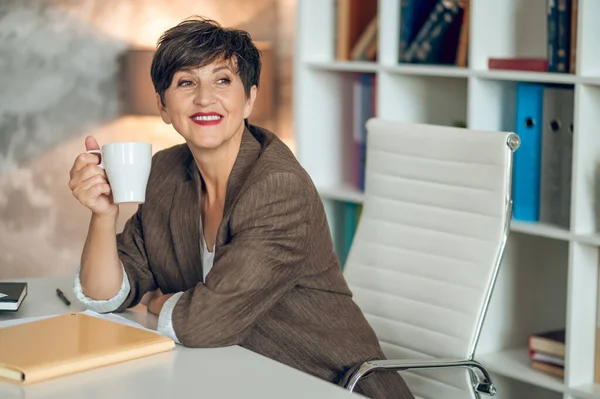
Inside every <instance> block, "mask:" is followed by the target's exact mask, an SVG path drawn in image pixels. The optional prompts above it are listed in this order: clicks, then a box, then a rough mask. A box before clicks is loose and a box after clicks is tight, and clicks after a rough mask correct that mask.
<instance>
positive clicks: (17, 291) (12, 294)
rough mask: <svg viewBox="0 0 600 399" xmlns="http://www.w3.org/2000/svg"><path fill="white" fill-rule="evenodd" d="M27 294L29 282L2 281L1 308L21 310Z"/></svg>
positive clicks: (0, 284) (0, 290)
mask: <svg viewBox="0 0 600 399" xmlns="http://www.w3.org/2000/svg"><path fill="white" fill-rule="evenodd" d="M25 296H27V283H19V282H0V310H12V311H17V310H19V307H20V306H21V303H22V302H23V299H25Z"/></svg>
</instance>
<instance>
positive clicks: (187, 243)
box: [169, 154, 202, 288]
mask: <svg viewBox="0 0 600 399" xmlns="http://www.w3.org/2000/svg"><path fill="white" fill-rule="evenodd" d="M190 158H191V160H190V163H189V164H188V169H187V172H188V176H189V178H190V179H189V180H188V181H185V182H182V183H179V184H178V185H177V186H176V188H175V194H174V196H173V203H172V205H171V217H170V221H169V223H170V227H171V233H172V236H173V246H174V249H175V256H176V257H177V261H178V263H179V268H180V270H182V271H184V270H185V271H186V272H187V273H185V272H184V273H182V275H184V276H185V275H188V276H195V281H185V284H186V286H187V287H190V286H193V285H195V284H196V282H197V281H202V248H201V245H200V235H201V234H202V232H201V222H200V203H201V198H200V196H201V194H202V190H201V189H200V188H201V182H200V173H199V172H198V168H197V167H196V165H195V163H194V157H193V156H191V154H190ZM187 287H186V288H187Z"/></svg>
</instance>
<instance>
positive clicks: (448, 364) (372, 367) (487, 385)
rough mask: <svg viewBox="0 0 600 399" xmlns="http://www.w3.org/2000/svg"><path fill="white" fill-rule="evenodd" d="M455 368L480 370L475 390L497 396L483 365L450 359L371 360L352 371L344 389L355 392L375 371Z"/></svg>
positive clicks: (345, 379) (347, 376)
mask: <svg viewBox="0 0 600 399" xmlns="http://www.w3.org/2000/svg"><path fill="white" fill-rule="evenodd" d="M453 367H466V368H469V369H471V370H473V369H475V370H478V371H479V372H480V373H481V374H482V376H483V378H481V376H479V375H477V374H476V375H477V379H478V381H477V383H474V388H475V390H477V392H481V393H485V394H487V395H490V396H493V395H495V394H496V387H495V386H494V384H493V383H492V378H491V377H490V374H489V373H488V372H487V370H486V369H485V368H484V367H483V366H482V365H481V363H479V362H477V361H475V360H450V359H419V360H370V361H368V362H365V363H363V364H361V366H360V367H359V368H358V370H355V369H353V370H351V371H350V372H349V373H348V374H346V377H345V378H344V381H346V383H345V384H344V387H345V388H346V389H349V390H350V391H353V390H354V387H355V386H356V383H358V381H359V380H360V379H361V378H363V377H366V376H367V375H368V374H371V373H372V372H374V371H381V370H388V371H389V370H393V371H402V370H415V369H437V368H453Z"/></svg>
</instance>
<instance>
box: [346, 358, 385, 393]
mask: <svg viewBox="0 0 600 399" xmlns="http://www.w3.org/2000/svg"><path fill="white" fill-rule="evenodd" d="M375 369H377V366H375V365H373V364H369V362H365V363H363V364H361V365H360V367H359V368H358V369H356V368H352V369H350V370H349V371H348V372H347V373H346V375H345V376H344V380H343V381H344V384H343V386H344V388H346V389H347V390H349V391H350V392H354V388H355V387H356V384H357V383H358V381H360V379H361V378H363V377H366V376H367V375H368V374H371V373H372V372H373V371H375Z"/></svg>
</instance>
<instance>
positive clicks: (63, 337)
mask: <svg viewBox="0 0 600 399" xmlns="http://www.w3.org/2000/svg"><path fill="white" fill-rule="evenodd" d="M174 346H175V342H174V341H173V340H172V339H171V338H169V337H167V336H164V335H161V334H158V333H157V332H155V331H149V330H146V329H142V328H136V327H132V326H130V325H125V324H122V323H118V322H115V321H111V320H106V319H103V318H99V317H95V316H90V315H87V314H83V313H66V314H63V315H59V316H52V317H47V318H43V319H41V320H36V321H30V322H26V323H23V324H18V325H13V326H9V327H4V328H0V378H1V379H4V380H7V381H9V382H12V383H16V384H29V383H34V382H38V381H43V380H48V379H51V378H56V377H60V376H63V375H67V374H72V373H76V372H81V371H84V370H89V369H92V368H97V367H102V366H107V365H110V364H114V363H118V362H123V361H127V360H131V359H135V358H140V357H143V356H149V355H152V354H156V353H160V352H165V351H168V350H171V349H172V348H173V347H174Z"/></svg>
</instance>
